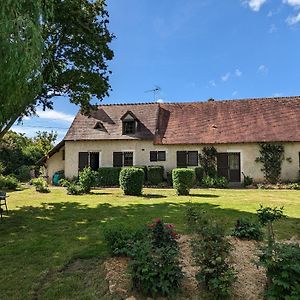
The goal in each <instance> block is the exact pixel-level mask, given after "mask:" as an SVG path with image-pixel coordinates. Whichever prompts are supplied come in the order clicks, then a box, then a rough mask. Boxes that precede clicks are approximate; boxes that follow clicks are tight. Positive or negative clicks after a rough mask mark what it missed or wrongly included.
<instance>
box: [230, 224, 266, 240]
mask: <svg viewBox="0 0 300 300" xmlns="http://www.w3.org/2000/svg"><path fill="white" fill-rule="evenodd" d="M232 235H233V236H235V237H237V238H239V239H245V240H256V241H260V240H262V238H263V232H262V229H261V226H260V224H259V223H257V222H253V221H251V220H249V219H246V218H240V219H238V220H237V221H236V224H235V228H234V231H233V233H232Z"/></svg>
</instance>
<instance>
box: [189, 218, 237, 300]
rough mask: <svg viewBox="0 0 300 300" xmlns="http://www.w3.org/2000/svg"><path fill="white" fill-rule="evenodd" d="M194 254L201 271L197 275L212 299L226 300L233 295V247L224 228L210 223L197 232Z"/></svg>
mask: <svg viewBox="0 0 300 300" xmlns="http://www.w3.org/2000/svg"><path fill="white" fill-rule="evenodd" d="M197 232H198V235H197V237H196V238H194V240H193V243H192V246H193V254H194V256H195V261H196V264H197V265H198V266H199V267H200V271H199V272H198V273H197V274H196V279H197V280H198V281H199V283H204V285H205V287H206V288H207V290H208V292H209V293H210V294H212V299H225V298H227V297H228V296H229V295H230V293H231V285H232V284H233V282H234V281H235V279H236V277H235V273H234V269H233V268H232V267H231V266H230V265H229V264H228V257H229V254H230V249H231V245H230V243H229V241H228V240H227V239H226V237H225V231H224V228H223V227H222V226H220V225H219V224H216V223H211V222H209V223H208V224H207V225H206V226H201V227H199V228H198V230H197Z"/></svg>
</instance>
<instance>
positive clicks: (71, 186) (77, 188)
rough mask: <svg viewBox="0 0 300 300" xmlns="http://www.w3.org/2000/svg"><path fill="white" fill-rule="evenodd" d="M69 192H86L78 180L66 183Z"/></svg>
mask: <svg viewBox="0 0 300 300" xmlns="http://www.w3.org/2000/svg"><path fill="white" fill-rule="evenodd" d="M65 184H67V185H66V188H67V193H68V195H77V196H78V195H83V194H84V193H85V191H84V189H83V187H82V186H81V185H80V184H78V183H77V182H69V183H66V182H65Z"/></svg>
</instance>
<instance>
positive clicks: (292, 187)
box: [287, 182, 300, 190]
mask: <svg viewBox="0 0 300 300" xmlns="http://www.w3.org/2000/svg"><path fill="white" fill-rule="evenodd" d="M287 188H288V189H289V190H300V183H296V182H295V183H290V184H288V185H287Z"/></svg>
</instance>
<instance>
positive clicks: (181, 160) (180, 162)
mask: <svg viewBox="0 0 300 300" xmlns="http://www.w3.org/2000/svg"><path fill="white" fill-rule="evenodd" d="M188 166H189V167H195V166H198V151H177V167H181V168H186V167H188Z"/></svg>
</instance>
